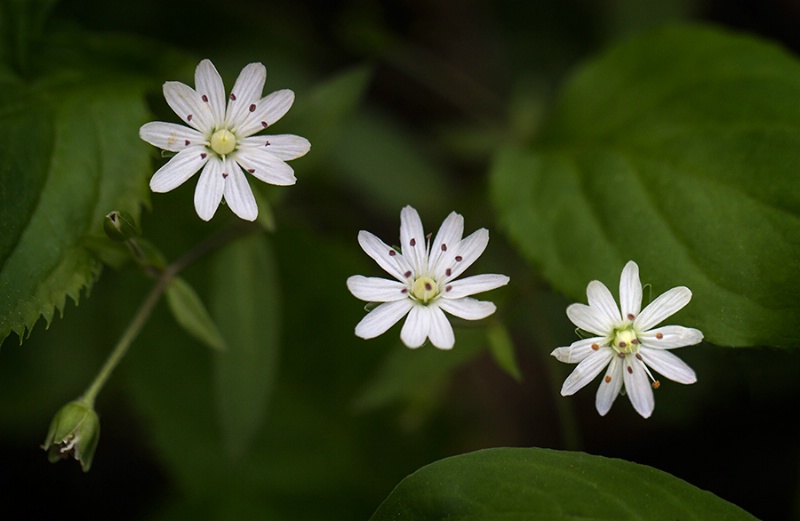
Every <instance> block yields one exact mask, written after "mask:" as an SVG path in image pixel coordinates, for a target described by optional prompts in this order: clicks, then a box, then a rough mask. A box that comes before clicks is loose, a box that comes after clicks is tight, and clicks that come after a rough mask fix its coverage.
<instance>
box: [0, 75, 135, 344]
mask: <svg viewBox="0 0 800 521" xmlns="http://www.w3.org/2000/svg"><path fill="white" fill-rule="evenodd" d="M73 72H76V71H73ZM76 74H78V73H77V72H76ZM128 79H130V78H128ZM43 81H45V83H42V84H38V83H37V84H30V83H28V82H23V81H22V80H17V79H11V80H8V81H5V82H3V83H2V84H0V91H1V92H2V95H0V342H2V340H3V339H5V338H6V337H7V336H8V334H9V333H10V332H12V331H13V332H15V333H16V334H17V335H19V336H20V338H22V337H23V336H24V334H25V331H26V330H30V329H31V328H32V327H33V325H34V323H35V322H36V321H37V320H38V318H39V316H40V315H42V316H44V317H45V320H46V321H47V322H48V323H49V322H50V320H51V319H52V316H53V314H54V311H55V310H56V309H59V310H63V307H64V304H65V299H66V296H67V295H69V296H70V297H71V298H72V299H73V300H75V301H77V300H78V297H79V294H80V291H81V289H83V288H85V287H88V286H89V285H91V283H92V282H93V280H94V279H95V278H96V276H97V275H98V273H99V271H100V263H99V261H98V260H97V259H96V258H95V257H94V256H93V255H92V254H91V253H90V252H89V250H88V249H87V248H86V242H85V241H86V239H87V237H88V236H90V235H92V234H99V233H101V231H102V223H103V216H104V215H105V214H106V213H108V212H109V211H111V210H113V209H118V210H126V211H128V212H130V213H132V214H134V215H136V214H138V212H139V204H140V203H141V202H142V201H143V200H144V198H145V197H146V184H145V176H146V174H147V170H148V169H147V167H148V157H149V156H148V152H147V149H146V147H144V146H143V144H142V143H141V142H140V140H139V139H138V137H137V129H138V126H139V125H140V124H141V123H143V122H144V121H145V119H146V116H147V110H146V108H145V105H144V103H143V100H142V85H141V84H139V85H136V84H135V83H124V82H122V81H120V82H105V83H100V82H94V79H92V78H88V77H85V76H83V77H81V76H80V75H79V76H78V78H77V79H69V80H66V81H63V82H62V81H53V80H52V78H48V79H47V80H43ZM84 82H85V83H84Z"/></svg>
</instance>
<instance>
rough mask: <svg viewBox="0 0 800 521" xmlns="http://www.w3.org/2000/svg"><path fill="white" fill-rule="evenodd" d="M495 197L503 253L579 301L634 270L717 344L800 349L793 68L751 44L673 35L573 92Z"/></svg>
mask: <svg viewBox="0 0 800 521" xmlns="http://www.w3.org/2000/svg"><path fill="white" fill-rule="evenodd" d="M562 94H563V95H562V98H561V100H560V104H559V105H558V107H557V109H556V110H555V113H554V114H553V117H552V120H551V122H550V123H551V124H550V125H549V126H548V127H547V128H546V129H545V130H544V132H543V135H542V136H541V140H540V142H539V143H538V144H537V146H535V147H532V148H523V147H515V148H509V149H507V150H505V151H504V152H503V153H501V154H500V155H499V157H498V159H497V161H496V164H495V165H494V168H493V172H492V178H491V188H492V195H493V200H494V203H495V205H496V208H497V211H498V213H499V218H500V221H501V222H502V225H503V226H504V227H505V229H506V231H507V232H508V234H509V235H510V236H511V238H512V240H513V241H514V242H515V243H516V244H517V246H518V247H519V249H520V250H521V251H522V252H523V253H524V255H525V256H527V257H528V258H529V259H530V260H531V261H532V262H533V264H534V265H535V266H536V267H537V268H538V269H540V270H541V272H542V273H543V275H544V276H545V277H546V278H547V279H549V280H550V281H551V282H552V284H553V285H554V286H556V287H557V288H559V289H560V290H562V291H564V292H566V293H567V294H569V295H570V296H572V297H573V298H575V299H576V300H582V301H583V300H584V299H585V294H584V291H585V287H586V284H587V283H588V282H589V281H590V280H592V279H600V280H602V281H603V282H605V283H606V284H607V285H608V286H609V287H612V288H614V287H616V285H617V280H618V277H619V273H620V271H621V269H622V267H623V265H624V264H625V262H626V261H628V260H630V259H633V260H636V261H637V262H638V263H639V265H640V268H641V273H642V278H643V282H650V283H652V285H653V294H652V296H653V297H655V296H656V295H658V294H659V293H661V292H663V291H665V290H667V289H669V288H670V287H673V286H678V285H686V286H688V287H689V288H690V289H692V291H693V292H694V300H693V302H692V303H691V304H690V305H689V306H688V307H687V308H686V309H685V310H684V311H682V312H681V317H680V320H681V322H683V323H684V324H685V325H687V326H693V327H698V328H699V329H701V330H703V332H704V333H705V336H706V339H707V340H709V341H711V342H714V343H717V344H721V345H730V346H752V345H775V346H798V345H800V328H798V327H797V326H798V325H800V299H799V298H798V297H797V296H798V295H800V276H798V274H800V103H798V100H800V63H798V62H797V60H796V59H794V58H793V57H792V56H790V55H789V54H788V53H786V52H784V51H783V50H782V49H780V48H778V47H776V46H774V45H771V44H768V43H765V42H762V41H759V40H757V39H755V38H752V37H748V36H742V35H737V34H731V33H727V32H724V31H721V30H716V29H712V28H703V27H668V28H665V29H662V30H659V31H656V32H653V33H649V34H647V35H645V36H641V37H639V38H637V39H634V40H632V41H629V42H627V43H623V44H621V45H619V46H617V47H614V48H613V49H611V50H609V51H608V52H606V53H605V54H603V55H602V56H600V57H598V58H597V59H595V60H593V61H591V62H590V63H588V64H587V65H585V66H584V67H583V68H582V69H580V70H579V71H578V72H577V73H576V74H575V75H574V77H573V78H572V79H571V80H570V81H569V82H568V84H567V85H566V87H565V89H564V92H563V93H562Z"/></svg>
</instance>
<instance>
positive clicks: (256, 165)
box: [233, 147, 297, 186]
mask: <svg viewBox="0 0 800 521" xmlns="http://www.w3.org/2000/svg"><path fill="white" fill-rule="evenodd" d="M233 158H234V159H235V160H236V162H237V163H239V165H241V167H242V168H243V169H244V170H245V171H246V172H247V173H248V174H251V175H253V176H255V177H256V178H257V179H259V180H261V181H264V182H265V183H269V184H272V185H278V186H288V185H293V184H295V182H297V179H296V178H295V177H294V170H293V169H292V167H290V166H289V165H287V164H286V163H284V162H283V161H282V160H280V159H278V157H277V156H274V155H272V154H270V153H269V152H267V151H266V150H264V149H263V148H249V147H248V148H244V149H240V150H237V151H236V152H235V153H234V155H233Z"/></svg>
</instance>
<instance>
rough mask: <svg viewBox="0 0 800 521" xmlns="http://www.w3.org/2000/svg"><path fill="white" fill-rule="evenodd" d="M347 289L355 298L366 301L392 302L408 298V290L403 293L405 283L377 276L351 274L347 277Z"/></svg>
mask: <svg viewBox="0 0 800 521" xmlns="http://www.w3.org/2000/svg"><path fill="white" fill-rule="evenodd" d="M347 289H349V290H350V293H352V294H353V296H355V297H356V298H359V299H361V300H366V301H367V302H393V301H395V300H401V299H405V298H408V292H406V293H403V290H404V289H406V285H405V284H403V283H402V282H397V281H396V280H389V279H382V278H379V277H364V276H363V275H353V276H352V277H349V278H348V279H347Z"/></svg>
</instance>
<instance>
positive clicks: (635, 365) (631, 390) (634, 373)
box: [621, 355, 656, 418]
mask: <svg viewBox="0 0 800 521" xmlns="http://www.w3.org/2000/svg"><path fill="white" fill-rule="evenodd" d="M622 362H623V363H622V364H621V365H622V366H623V371H622V376H623V378H624V379H625V391H626V392H627V393H628V399H629V400H630V401H631V405H633V408H634V409H636V412H638V413H639V414H641V415H642V416H643V417H644V418H649V417H650V415H651V414H653V408H654V407H655V405H656V404H655V400H654V399H653V389H652V388H651V387H650V378H649V377H648V376H647V373H646V372H645V370H644V366H643V364H642V362H640V361H639V360H637V359H636V358H635V357H633V356H631V355H629V356H626V357H625V360H624V361H622Z"/></svg>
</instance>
